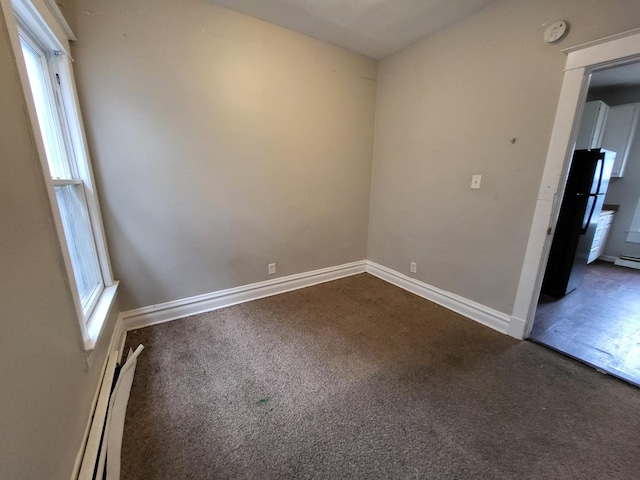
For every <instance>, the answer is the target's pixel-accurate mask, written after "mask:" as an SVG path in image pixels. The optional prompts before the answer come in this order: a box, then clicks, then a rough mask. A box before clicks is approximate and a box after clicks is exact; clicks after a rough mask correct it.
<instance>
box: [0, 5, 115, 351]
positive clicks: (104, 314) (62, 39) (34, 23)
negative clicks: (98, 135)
mask: <svg viewBox="0 0 640 480" xmlns="http://www.w3.org/2000/svg"><path fill="white" fill-rule="evenodd" d="M0 1H1V2H2V6H3V10H4V12H5V20H6V23H7V26H8V29H9V35H10V38H11V43H12V47H13V50H14V54H15V56H16V60H17V65H18V70H19V74H20V78H21V82H22V87H23V91H24V96H25V100H26V103H27V108H28V111H29V116H30V119H31V124H32V128H33V131H34V138H35V141H36V145H37V149H38V154H39V157H40V163H41V166H42V168H43V172H44V178H45V182H46V187H47V193H48V195H49V200H50V203H51V207H52V208H51V211H52V215H53V220H54V223H55V227H56V232H57V234H58V239H59V242H60V246H61V252H62V257H63V261H64V266H65V271H66V274H67V277H68V284H69V286H70V290H71V294H72V297H73V301H74V305H75V310H76V316H77V320H78V325H79V327H80V333H81V337H82V342H83V348H84V350H85V351H91V350H93V349H94V348H95V345H96V343H97V341H98V338H99V337H100V334H101V333H102V331H103V328H104V324H105V322H106V320H107V318H108V316H109V312H110V309H111V306H112V305H113V303H114V301H115V296H116V292H117V287H118V282H116V281H114V279H113V273H112V270H111V262H110V260H109V254H108V250H107V243H106V239H105V235H104V227H103V224H102V217H101V214H100V204H99V201H98V197H97V192H96V189H95V181H94V177H93V171H92V169H91V161H90V157H89V149H88V147H87V141H86V136H85V132H84V127H83V121H82V114H81V112H80V108H79V103H78V96H77V90H76V85H75V80H74V76H73V68H72V59H71V56H70V48H69V40H75V37H74V36H73V33H72V32H71V30H70V28H69V26H68V24H67V23H66V21H65V20H64V17H63V16H62V14H61V13H60V11H59V10H58V8H57V6H56V5H55V3H54V2H53V1H50V0H0ZM12 11H13V12H14V13H15V18H13V17H12V16H11V12H12ZM19 31H22V32H24V34H25V35H24V36H25V37H27V38H28V39H30V40H35V41H36V42H37V43H38V46H39V47H42V48H44V49H45V50H46V51H47V52H49V53H52V52H56V55H55V60H51V61H50V62H49V66H50V67H52V68H53V70H54V73H55V74H57V75H59V77H60V83H59V87H56V88H59V90H60V91H59V93H60V95H59V100H60V101H61V105H60V107H61V110H62V112H63V117H64V118H63V121H66V126H67V129H66V130H67V133H68V135H67V141H68V142H69V145H68V147H69V149H70V150H72V152H73V157H74V164H75V167H76V170H77V172H76V173H77V178H78V179H79V181H81V182H82V184H83V185H84V192H85V197H86V201H87V206H88V213H89V218H90V223H91V229H92V233H93V238H94V241H95V246H96V250H97V254H98V261H99V264H100V270H101V273H102V282H103V287H102V288H101V290H100V291H99V295H96V298H95V299H92V302H91V303H92V305H91V308H88V309H87V315H85V312H84V310H83V307H82V302H81V300H80V295H79V293H78V289H77V288H76V281H75V275H74V271H73V266H72V263H71V256H70V254H69V250H68V247H67V241H66V237H65V232H64V228H63V224H62V219H61V216H60V211H59V209H58V206H57V199H56V195H55V186H56V185H57V184H60V182H63V183H64V182H69V181H70V180H66V179H65V180H57V179H53V178H52V177H51V174H50V169H49V165H48V160H47V157H46V150H45V147H44V142H43V137H42V134H41V132H40V125H39V123H38V118H37V114H36V108H35V104H34V100H33V97H32V95H31V86H30V84H29V78H28V75H27V70H26V66H25V61H24V57H23V53H22V46H21V43H20V34H19Z"/></svg>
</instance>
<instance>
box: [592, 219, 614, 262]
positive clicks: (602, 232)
mask: <svg viewBox="0 0 640 480" xmlns="http://www.w3.org/2000/svg"><path fill="white" fill-rule="evenodd" d="M615 213H616V212H614V211H613V210H603V211H602V213H601V214H600V218H599V219H598V227H597V228H596V233H595V235H594V236H593V243H592V244H591V251H590V252H589V258H588V259H587V263H591V262H593V261H594V260H595V259H596V258H598V257H599V256H600V255H602V254H603V253H604V247H605V246H606V245H607V238H609V231H610V230H611V222H613V216H614V215H615Z"/></svg>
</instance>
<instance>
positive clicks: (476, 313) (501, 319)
mask: <svg viewBox="0 0 640 480" xmlns="http://www.w3.org/2000/svg"><path fill="white" fill-rule="evenodd" d="M367 273H370V274H371V275H374V276H376V277H378V278H380V279H382V280H384V281H386V282H389V283H391V284H393V285H395V286H397V287H400V288H402V289H404V290H407V291H408V292H411V293H414V294H416V295H418V296H420V297H422V298H426V299H427V300H430V301H432V302H434V303H437V304H438V305H442V306H443V307H445V308H448V309H449V310H452V311H454V312H456V313H459V314H460V315H464V316H465V317H468V318H470V319H472V320H475V321H476V322H478V323H481V324H482V325H485V326H487V327H490V328H493V329H494V330H497V331H498V332H500V333H505V334H508V335H511V336H513V337H516V338H522V337H519V336H518V331H517V330H518V328H517V327H518V325H515V324H514V325H513V327H512V325H511V324H512V322H511V320H512V319H511V317H510V316H509V315H507V314H506V313H502V312H499V311H497V310H493V309H491V308H489V307H486V306H484V305H481V304H479V303H476V302H474V301H472V300H469V299H467V298H464V297H461V296H459V295H456V294H454V293H451V292H447V291H445V290H441V289H439V288H437V287H434V286H432V285H429V284H427V283H424V282H421V281H420V280H416V279H414V278H411V277H407V276H406V275H404V274H402V273H400V272H396V271H395V270H392V269H390V268H387V267H384V266H382V265H379V264H377V263H374V262H371V261H367ZM514 330H515V331H514Z"/></svg>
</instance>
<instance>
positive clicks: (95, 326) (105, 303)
mask: <svg viewBox="0 0 640 480" xmlns="http://www.w3.org/2000/svg"><path fill="white" fill-rule="evenodd" d="M118 284H119V282H114V283H113V285H111V286H110V287H105V289H104V290H103V292H102V295H100V299H99V300H98V303H96V306H95V308H94V309H93V313H92V314H91V316H90V317H89V321H88V322H87V336H86V338H85V339H84V349H85V351H87V352H89V351H91V350H93V349H94V348H95V347H96V344H97V343H98V339H99V338H100V335H101V334H102V331H103V330H104V326H105V324H106V323H107V318H108V317H109V312H110V311H111V307H112V306H113V302H114V301H115V299H116V293H117V290H118Z"/></svg>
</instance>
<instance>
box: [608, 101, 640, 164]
mask: <svg viewBox="0 0 640 480" xmlns="http://www.w3.org/2000/svg"><path fill="white" fill-rule="evenodd" d="M639 114H640V103H628V104H626V105H618V106H615V107H609V115H608V117H607V123H606V127H605V129H604V136H603V138H602V148H606V149H607V150H611V151H613V152H616V161H615V163H614V164H613V172H611V176H612V177H622V175H623V174H624V166H625V164H626V163H627V157H628V156H629V149H630V147H631V143H632V142H633V137H634V134H635V132H636V127H637V125H638V115H639Z"/></svg>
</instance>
